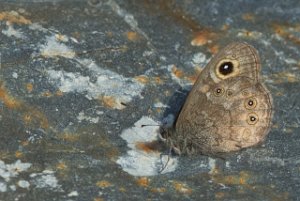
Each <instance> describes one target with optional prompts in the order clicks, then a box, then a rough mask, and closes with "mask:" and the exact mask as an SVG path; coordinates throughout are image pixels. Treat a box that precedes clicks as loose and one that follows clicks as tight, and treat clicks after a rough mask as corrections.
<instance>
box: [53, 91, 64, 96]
mask: <svg viewBox="0 0 300 201" xmlns="http://www.w3.org/2000/svg"><path fill="white" fill-rule="evenodd" d="M55 95H56V96H63V95H64V93H63V92H62V91H61V90H57V91H56V92H55Z"/></svg>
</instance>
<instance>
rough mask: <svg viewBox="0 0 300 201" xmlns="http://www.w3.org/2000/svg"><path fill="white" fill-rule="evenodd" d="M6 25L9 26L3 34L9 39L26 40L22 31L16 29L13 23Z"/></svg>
mask: <svg viewBox="0 0 300 201" xmlns="http://www.w3.org/2000/svg"><path fill="white" fill-rule="evenodd" d="M6 25H7V29H3V30H2V34H4V35H6V36H8V37H15V38H19V39H24V38H26V37H25V35H24V34H23V33H22V32H21V31H19V30H17V29H15V28H14V27H13V25H12V24H11V23H9V22H7V23H6Z"/></svg>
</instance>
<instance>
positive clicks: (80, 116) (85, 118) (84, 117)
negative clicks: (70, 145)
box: [77, 112, 99, 124]
mask: <svg viewBox="0 0 300 201" xmlns="http://www.w3.org/2000/svg"><path fill="white" fill-rule="evenodd" d="M77 120H78V122H82V121H88V122H90V123H94V124H96V123H98V122H99V117H90V116H87V115H85V114H84V112H79V114H78V116H77Z"/></svg>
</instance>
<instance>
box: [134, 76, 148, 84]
mask: <svg viewBox="0 0 300 201" xmlns="http://www.w3.org/2000/svg"><path fill="white" fill-rule="evenodd" d="M135 80H137V81H138V82H140V83H142V84H147V83H148V82H149V78H148V77H147V76H146V75H139V76H136V77H135Z"/></svg>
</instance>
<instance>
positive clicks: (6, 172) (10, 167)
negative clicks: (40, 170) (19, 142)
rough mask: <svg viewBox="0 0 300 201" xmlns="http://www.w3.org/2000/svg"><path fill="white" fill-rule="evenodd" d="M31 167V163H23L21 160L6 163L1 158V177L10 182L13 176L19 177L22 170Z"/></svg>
mask: <svg viewBox="0 0 300 201" xmlns="http://www.w3.org/2000/svg"><path fill="white" fill-rule="evenodd" d="M30 167H31V163H22V162H21V161H20V160H17V161H16V162H15V163H12V164H5V163H4V162H3V161H2V160H0V177H2V178H3V179H4V180H5V181H6V182H8V181H10V179H11V178H12V177H17V176H18V175H19V174H20V173H21V172H24V171H26V170H28V169H29V168H30Z"/></svg>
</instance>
